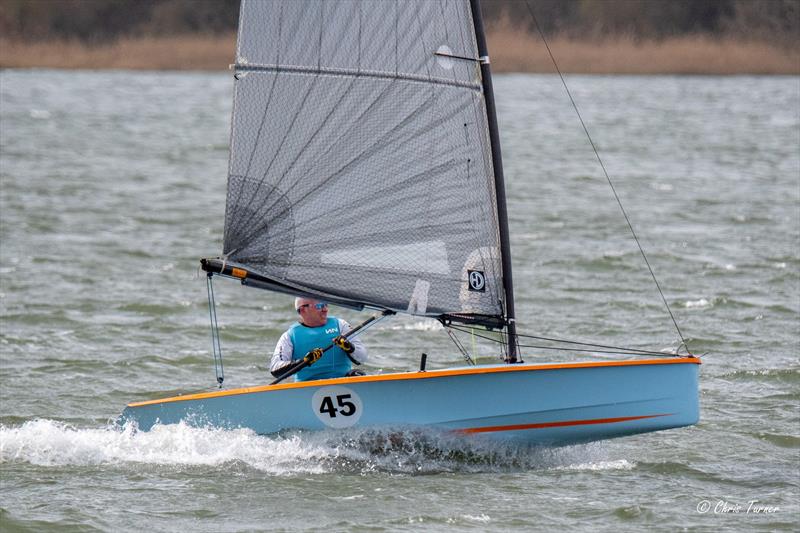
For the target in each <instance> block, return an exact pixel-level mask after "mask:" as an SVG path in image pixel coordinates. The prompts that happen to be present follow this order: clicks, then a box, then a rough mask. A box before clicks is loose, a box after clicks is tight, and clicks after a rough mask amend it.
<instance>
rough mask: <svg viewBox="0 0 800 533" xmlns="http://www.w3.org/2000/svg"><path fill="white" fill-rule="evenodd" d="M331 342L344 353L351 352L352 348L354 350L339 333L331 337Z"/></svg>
mask: <svg viewBox="0 0 800 533" xmlns="http://www.w3.org/2000/svg"><path fill="white" fill-rule="evenodd" d="M333 344H335V345H336V346H338V347H339V348H341V349H342V350H344V353H353V350H355V348H354V347H353V344H352V343H351V342H350V341H349V340H347V339H346V338H344V337H342V336H341V335H339V336H338V337H336V338H335V339H333Z"/></svg>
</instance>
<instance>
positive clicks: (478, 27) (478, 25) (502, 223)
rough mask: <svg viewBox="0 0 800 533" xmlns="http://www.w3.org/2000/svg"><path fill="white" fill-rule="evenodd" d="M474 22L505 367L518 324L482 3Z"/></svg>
mask: <svg viewBox="0 0 800 533" xmlns="http://www.w3.org/2000/svg"><path fill="white" fill-rule="evenodd" d="M469 4H470V8H471V10H472V22H473V24H474V25H475V37H476V39H477V44H478V57H479V58H480V64H481V80H482V83H483V95H484V99H485V101H486V115H487V119H488V123H489V141H490V143H491V148H492V166H493V167H494V185H495V196H496V197H497V219H498V224H499V228H498V229H499V230H500V257H501V261H502V262H503V290H504V291H505V293H506V320H507V321H508V325H507V326H506V330H507V332H508V354H507V356H506V363H516V362H517V324H516V315H515V313H514V283H513V280H512V277H511V243H510V240H509V237H508V209H507V207H506V186H505V180H504V178H503V158H502V156H501V154H500V134H499V131H498V129H497V112H496V110H495V107H494V89H493V88H492V73H491V71H490V70H489V51H488V49H487V47H486V34H485V33H484V30H483V17H482V16H481V6H480V1H479V0H470V2H469Z"/></svg>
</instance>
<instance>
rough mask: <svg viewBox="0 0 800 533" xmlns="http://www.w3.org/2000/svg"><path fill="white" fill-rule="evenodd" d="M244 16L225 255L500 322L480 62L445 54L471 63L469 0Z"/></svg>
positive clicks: (260, 0)
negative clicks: (498, 318)
mask: <svg viewBox="0 0 800 533" xmlns="http://www.w3.org/2000/svg"><path fill="white" fill-rule="evenodd" d="M241 10H242V11H241V17H240V28H239V41H238V44H237V57H236V65H235V70H236V75H235V76H234V93H235V94H234V111H233V125H232V137H231V156H230V157H231V160H230V166H229V175H228V194H227V198H228V200H227V204H226V213H225V235H224V239H223V254H224V255H225V257H226V260H228V261H231V262H234V263H237V264H240V265H243V266H244V267H245V268H247V269H248V271H250V272H254V273H258V274H260V275H263V276H264V277H265V278H268V279H270V280H275V281H276V282H278V283H280V284H285V285H286V286H291V287H295V288H298V289H300V290H307V291H308V292H309V293H316V294H319V293H324V294H330V295H335V296H336V297H338V298H340V299H341V300H342V301H351V302H358V303H361V304H365V305H367V306H371V307H379V308H384V309H391V310H394V311H399V312H405V313H409V314H413V315H421V316H437V317H438V316H441V315H448V314H458V315H465V316H468V315H476V316H490V317H502V316H503V315H504V302H503V296H502V295H503V290H502V265H501V260H500V252H499V250H500V240H499V239H500V237H499V232H498V229H497V226H498V220H497V208H496V202H497V200H496V194H495V185H494V174H493V172H492V162H491V158H492V152H491V145H490V141H489V133H488V125H487V123H486V109H485V101H484V98H483V96H482V95H483V93H482V91H483V86H482V84H481V74H480V67H479V65H478V62H477V61H476V60H470V59H466V60H465V59H456V58H452V57H447V56H441V55H437V52H440V53H446V54H447V55H452V56H454V57H456V56H457V57H462V58H477V55H478V50H477V48H476V41H475V35H474V27H473V24H472V15H471V13H470V5H469V2H468V0H406V1H403V2H398V3H395V2H374V1H370V0H340V1H336V2H327V1H322V0H257V1H252V0H243V1H242V4H241ZM470 276H472V278H473V283H472V284H471V283H470ZM475 280H479V281H481V282H480V283H478V282H477V281H475Z"/></svg>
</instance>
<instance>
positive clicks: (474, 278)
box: [467, 270, 486, 292]
mask: <svg viewBox="0 0 800 533" xmlns="http://www.w3.org/2000/svg"><path fill="white" fill-rule="evenodd" d="M467 277H468V279H469V290H471V291H477V292H485V291H486V276H484V274H483V272H481V271H480V270H467Z"/></svg>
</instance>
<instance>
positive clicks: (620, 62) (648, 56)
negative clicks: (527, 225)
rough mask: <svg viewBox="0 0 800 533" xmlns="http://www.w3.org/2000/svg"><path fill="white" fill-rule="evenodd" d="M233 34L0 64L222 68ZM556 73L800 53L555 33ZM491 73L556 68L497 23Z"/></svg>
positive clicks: (64, 49)
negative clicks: (583, 37) (580, 37)
mask: <svg viewBox="0 0 800 533" xmlns="http://www.w3.org/2000/svg"><path fill="white" fill-rule="evenodd" d="M235 41H236V36H235V35H234V34H233V33H230V34H226V35H206V36H201V35H183V36H175V37H140V38H132V37H127V38H121V39H119V40H118V41H116V42H115V43H112V44H105V45H98V46H92V45H88V44H85V43H82V42H80V41H74V40H73V41H55V42H54V41H39V42H21V41H9V40H5V39H0V68H67V69H145V70H222V69H226V68H227V67H228V65H229V64H230V63H233V62H234V54H235ZM549 44H550V48H551V50H552V51H553V54H554V55H555V57H556V61H558V65H559V68H560V69H561V70H562V72H570V73H587V74H670V73H675V74H795V75H796V74H800V51H798V50H797V49H794V48H784V47H779V46H775V45H770V44H768V43H765V42H763V41H750V42H748V41H740V40H734V39H731V38H719V39H714V38H711V37H708V36H682V37H673V38H668V39H663V40H659V41H637V40H635V39H632V38H620V37H607V38H604V39H601V40H598V41H578V40H574V39H570V38H566V37H554V38H552V39H551V40H550V41H549ZM489 50H490V51H491V54H492V68H493V70H494V71H495V72H545V73H547V72H555V69H554V67H553V64H552V61H551V60H550V57H549V56H548V54H547V49H546V48H545V46H544V45H543V44H542V41H541V39H539V38H537V37H536V36H535V35H533V34H530V33H528V32H526V31H525V30H519V29H513V28H511V27H510V26H508V25H496V26H494V27H493V28H491V29H490V31H489Z"/></svg>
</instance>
